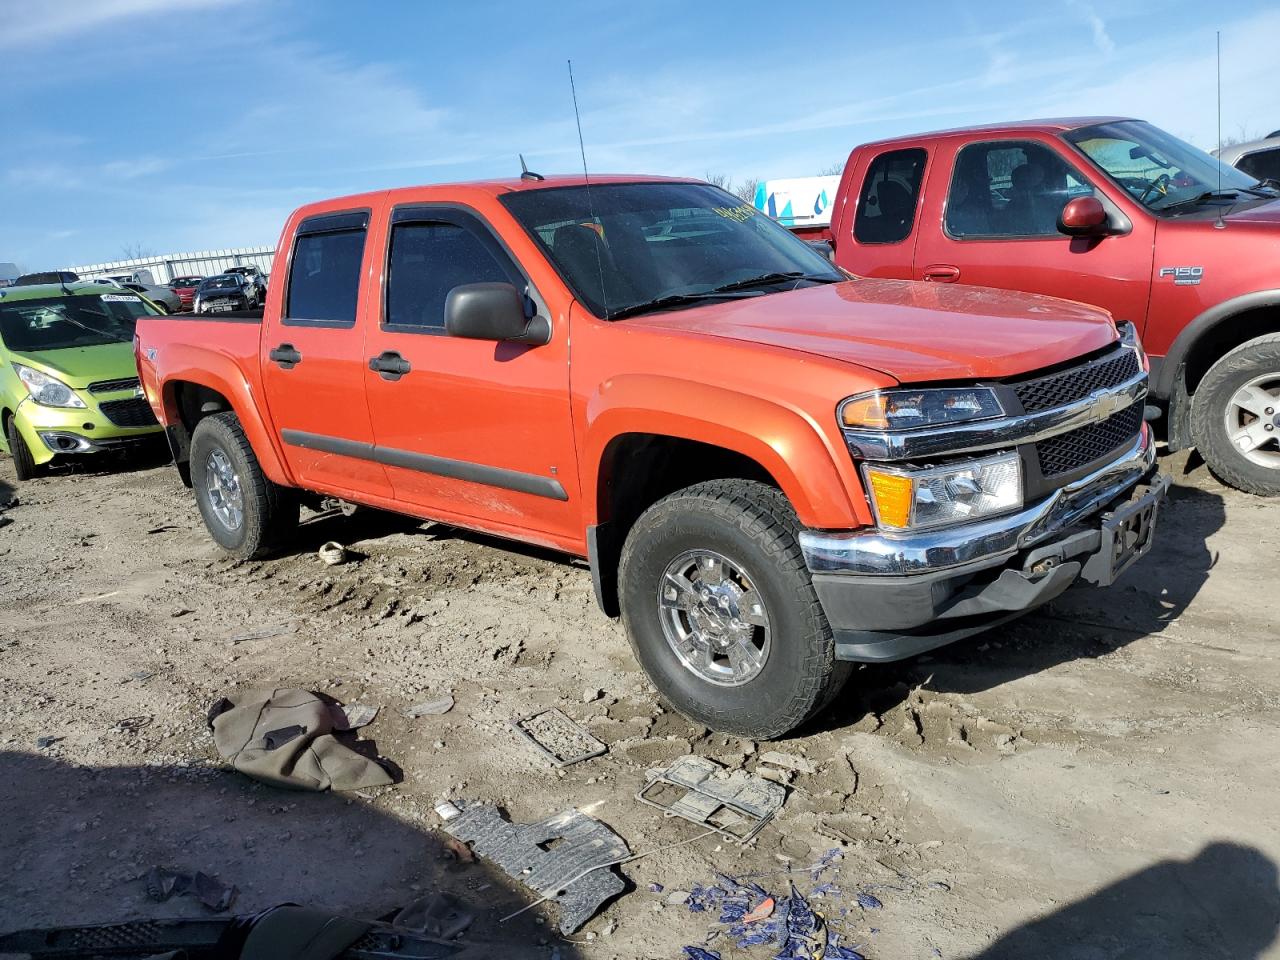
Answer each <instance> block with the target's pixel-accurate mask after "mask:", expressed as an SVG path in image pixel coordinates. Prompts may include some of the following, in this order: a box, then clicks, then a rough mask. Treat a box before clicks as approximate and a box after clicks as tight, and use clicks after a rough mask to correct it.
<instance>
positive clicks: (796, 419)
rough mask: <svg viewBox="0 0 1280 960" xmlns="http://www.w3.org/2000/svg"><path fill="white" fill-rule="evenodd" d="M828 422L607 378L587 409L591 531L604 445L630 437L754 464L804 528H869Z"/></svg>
mask: <svg viewBox="0 0 1280 960" xmlns="http://www.w3.org/2000/svg"><path fill="white" fill-rule="evenodd" d="M703 411H705V413H703ZM831 416H832V420H831V432H830V433H826V432H824V431H823V430H822V428H821V427H820V425H818V424H817V423H815V422H814V421H813V420H812V418H810V417H809V416H807V415H806V414H805V413H804V412H802V411H799V410H796V409H792V408H789V407H785V406H782V405H781V404H777V403H774V402H772V401H770V400H765V399H763V398H761V397H758V396H753V395H751V394H747V393H742V392H739V391H736V390H731V389H727V388H724V387H717V386H712V385H710V384H706V383H698V382H696V381H691V380H684V379H680V378H677V377H666V376H660V375H648V374H629V375H623V376H617V377H611V378H610V379H608V380H607V381H605V383H604V384H603V385H602V386H601V387H600V389H599V390H598V391H596V392H595V393H593V394H592V395H590V396H589V397H588V398H587V403H586V429H585V431H584V433H585V435H584V437H583V444H582V456H581V459H580V464H581V465H582V466H581V468H580V469H581V478H580V479H581V484H582V491H583V497H584V502H585V504H586V505H587V510H588V515H589V517H590V519H589V521H588V523H590V524H595V523H599V522H600V521H601V519H602V518H601V517H600V516H599V504H600V491H599V481H600V467H601V464H602V462H603V460H604V456H605V452H606V450H607V449H608V447H609V445H610V444H611V443H612V442H613V441H614V440H616V439H617V438H619V437H621V436H625V435H627V434H651V435H656V436H666V437H673V438H676V439H682V440H693V441H697V442H700V443H706V444H709V445H711V446H716V447H720V448H722V449H726V450H731V451H733V452H735V453H738V454H741V455H742V456H745V457H748V458H750V459H751V460H754V461H755V462H756V463H758V464H760V466H761V467H763V468H764V469H765V470H766V471H768V473H769V475H770V476H771V477H773V478H774V480H776V481H777V483H778V486H779V487H781V489H782V492H783V493H784V494H786V496H787V499H788V500H790V501H791V504H792V506H793V507H794V508H795V511H796V514H797V516H798V517H799V519H800V522H801V523H803V524H804V525H805V526H808V527H814V528H822V529H852V528H855V527H860V526H865V525H867V524H869V523H871V522H872V519H871V513H870V508H869V507H868V506H867V504H866V502H865V499H864V498H862V497H861V496H855V495H854V494H855V493H857V492H860V491H861V483H860V482H859V480H858V475H857V470H856V468H855V466H854V463H853V458H852V457H851V456H850V455H849V452H848V450H847V449H846V448H845V446H844V444H843V442H841V441H840V439H839V437H838V432H837V431H836V429H835V411H834V409H833V410H832V412H831ZM729 420H733V421H738V422H741V423H744V424H750V425H751V429H750V430H746V429H742V428H739V427H737V426H733V425H732V424H731V423H729V422H727V421H729ZM842 468H843V469H842Z"/></svg>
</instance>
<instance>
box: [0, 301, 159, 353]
mask: <svg viewBox="0 0 1280 960" xmlns="http://www.w3.org/2000/svg"><path fill="white" fill-rule="evenodd" d="M155 315H156V311H155V310H153V309H152V308H151V307H150V306H148V305H147V304H146V302H145V301H143V299H142V298H141V297H139V296H137V295H136V294H132V293H104V294H101V295H100V296H72V297H45V298H41V299H39V300H8V301H6V300H3V299H0V339H3V341H4V345H5V346H6V347H7V348H8V349H10V350H13V351H16V352H19V353H39V352H41V351H44V350H63V349H66V348H68V347H98V346H102V345H103V344H106V343H129V342H131V341H132V340H133V329H134V327H135V326H136V325H137V320H138V317H145V316H155Z"/></svg>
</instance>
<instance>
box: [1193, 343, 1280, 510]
mask: <svg viewBox="0 0 1280 960" xmlns="http://www.w3.org/2000/svg"><path fill="white" fill-rule="evenodd" d="M1191 435H1192V438H1193V439H1194V440H1195V444H1196V447H1197V449H1199V451H1200V455H1201V456H1202V457H1204V460H1205V463H1207V464H1208V465H1209V469H1210V470H1211V471H1213V474H1214V476H1216V477H1217V478H1218V479H1219V480H1221V481H1222V482H1223V483H1226V484H1228V485H1229V486H1232V487H1235V488H1236V489H1237V490H1244V491H1245V492H1246V493H1253V494H1257V495H1258V496H1262V497H1276V496H1280V334H1269V335H1268V336H1265V337H1258V338H1257V339H1254V340H1250V341H1249V342H1248V343H1244V344H1241V345H1240V346H1238V347H1236V349H1234V350H1232V351H1231V352H1230V353H1228V354H1227V355H1226V356H1224V357H1223V358H1222V359H1221V360H1219V361H1218V362H1217V363H1215V364H1214V365H1213V366H1212V367H1210V368H1209V372H1208V373H1206V374H1205V375H1204V379H1203V380H1201V381H1200V385H1199V386H1198V387H1197V388H1196V393H1195V397H1194V398H1193V399H1192V401H1191Z"/></svg>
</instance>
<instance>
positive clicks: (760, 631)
mask: <svg viewBox="0 0 1280 960" xmlns="http://www.w3.org/2000/svg"><path fill="white" fill-rule="evenodd" d="M658 616H659V618H660V620H661V622H662V633H663V635H664V636H665V637H666V639H667V644H668V645H669V646H670V647H671V652H672V653H674V654H675V655H676V658H677V659H678V660H679V661H680V663H681V664H683V665H684V668H685V669H686V670H688V671H689V672H690V673H692V674H693V675H694V676H696V677H698V679H700V680H705V681H706V682H708V683H713V684H716V685H717V686H722V687H738V686H741V685H742V684H744V683H750V682H751V681H752V680H754V679H755V678H756V677H757V676H758V675H759V674H760V671H761V670H763V669H764V665H765V664H766V663H767V662H768V660H769V647H770V639H771V631H770V629H769V611H768V610H767V609H766V607H765V603H764V598H763V597H762V596H761V595H760V592H759V591H758V590H757V589H756V586H755V583H754V581H753V580H752V578H751V576H750V575H749V574H748V573H747V572H746V570H745V569H744V568H743V567H742V566H741V565H740V564H737V563H734V562H733V561H731V560H729V559H727V558H726V557H723V556H721V555H720V554H718V553H715V552H714V551H711V550H690V551H687V552H686V553H682V554H681V555H680V556H678V557H676V559H675V560H673V561H671V563H669V564H667V568H666V570H664V571H663V573H662V579H661V581H660V582H659V584H658Z"/></svg>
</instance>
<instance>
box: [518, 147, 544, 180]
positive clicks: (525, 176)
mask: <svg viewBox="0 0 1280 960" xmlns="http://www.w3.org/2000/svg"><path fill="white" fill-rule="evenodd" d="M516 156H517V157H519V158H520V179H521V180H545V179H547V178H546V177H544V176H543V175H542V174H540V173H534V172H533V171H532V170H530V169H529V168H528V167H527V166H525V162H524V154H523V153H517V154H516Z"/></svg>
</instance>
